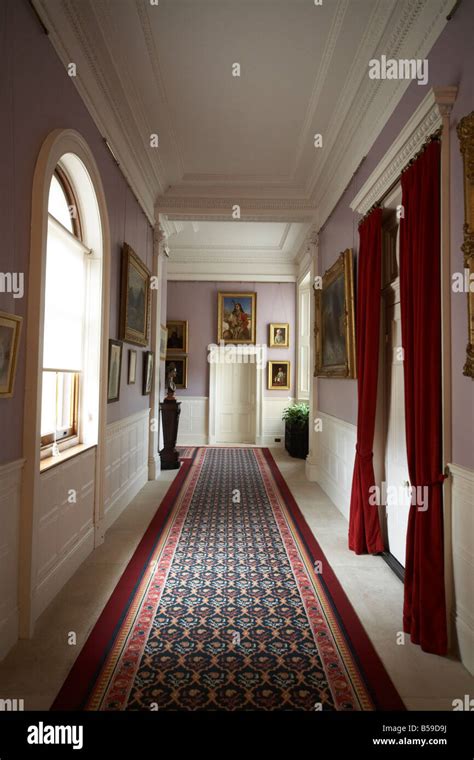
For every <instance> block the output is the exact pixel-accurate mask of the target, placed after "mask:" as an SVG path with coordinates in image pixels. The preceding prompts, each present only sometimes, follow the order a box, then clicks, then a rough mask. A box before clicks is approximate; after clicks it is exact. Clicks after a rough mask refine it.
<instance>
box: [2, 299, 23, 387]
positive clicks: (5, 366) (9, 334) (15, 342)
mask: <svg viewBox="0 0 474 760" xmlns="http://www.w3.org/2000/svg"><path fill="white" fill-rule="evenodd" d="M22 322H23V317H17V315H16V314H8V313H7V312H5V311H0V398H12V396H13V390H14V387H15V376H16V365H17V361H18V349H19V346H20V334H21V325H22Z"/></svg>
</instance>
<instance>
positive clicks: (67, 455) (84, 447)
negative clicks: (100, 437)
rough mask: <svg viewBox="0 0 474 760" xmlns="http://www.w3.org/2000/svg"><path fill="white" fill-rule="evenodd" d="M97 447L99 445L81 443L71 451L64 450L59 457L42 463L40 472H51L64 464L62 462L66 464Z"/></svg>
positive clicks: (72, 447)
mask: <svg viewBox="0 0 474 760" xmlns="http://www.w3.org/2000/svg"><path fill="white" fill-rule="evenodd" d="M96 445H97V444H95V443H89V444H86V443H79V444H78V445H77V446H71V447H70V448H69V449H64V450H63V451H61V452H60V453H59V454H58V456H57V457H46V459H42V460H41V461H40V472H44V471H45V470H50V469H51V467H55V466H56V465H58V464H62V462H66V461H67V460H68V459H72V458H73V457H76V456H78V455H79V454H83V453H84V452H85V451H88V450H89V449H93V448H95V446H96Z"/></svg>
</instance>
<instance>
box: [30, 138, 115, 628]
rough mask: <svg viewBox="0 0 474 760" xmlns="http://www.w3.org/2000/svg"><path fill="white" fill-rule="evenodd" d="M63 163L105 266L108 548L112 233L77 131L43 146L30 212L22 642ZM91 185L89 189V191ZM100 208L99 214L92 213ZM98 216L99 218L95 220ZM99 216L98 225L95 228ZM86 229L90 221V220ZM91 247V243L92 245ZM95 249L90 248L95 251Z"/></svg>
mask: <svg viewBox="0 0 474 760" xmlns="http://www.w3.org/2000/svg"><path fill="white" fill-rule="evenodd" d="M61 159H63V161H64V163H65V164H67V167H68V170H69V172H70V174H71V177H72V179H73V180H74V181H75V183H76V184H77V186H78V188H77V189H78V194H79V199H78V200H79V203H80V205H82V206H83V212H84V216H85V218H86V220H87V219H89V220H90V223H89V229H88V230H86V235H87V236H88V238H89V240H90V241H91V242H92V243H93V245H94V250H95V252H96V253H97V255H98V256H99V257H100V259H101V313H102V317H101V325H100V336H99V340H100V359H99V367H98V372H99V378H100V380H99V391H98V394H99V409H98V428H97V436H98V437H97V449H96V465H95V468H96V469H95V471H96V477H95V485H94V488H95V493H94V505H95V506H94V518H93V522H94V531H95V539H94V543H95V545H97V544H98V543H101V542H102V541H103V531H102V521H103V480H104V441H105V426H106V415H107V382H106V376H107V372H106V368H107V352H108V337H109V284H110V231H109V221H108V213H107V204H106V199H105V192H104V188H103V185H102V180H101V177H100V173H99V169H98V167H97V164H96V161H95V158H94V156H93V154H92V151H91V150H90V148H89V146H88V145H87V143H86V141H85V140H84V138H83V137H82V135H80V134H79V133H78V132H76V131H75V130H72V129H57V130H54V131H53V132H51V133H50V134H49V135H48V137H47V138H46V139H45V141H44V142H43V145H42V146H41V149H40V152H39V155H38V159H37V162H36V167H35V172H34V177H33V190H32V209H31V239H30V261H29V287H28V312H27V326H26V380H25V403H24V422H23V456H24V459H25V466H24V471H23V487H22V505H21V518H20V546H19V551H20V563H19V567H20V570H19V616H20V625H19V628H20V637H21V638H29V637H30V636H31V635H32V633H33V628H34V623H35V618H36V616H37V615H36V613H35V608H34V597H35V587H34V568H35V563H36V561H37V556H36V555H37V547H36V540H35V539H36V535H37V534H36V531H37V530H38V505H39V488H40V446H39V441H40V430H41V396H42V358H43V325H44V295H45V275H46V250H47V232H48V196H49V188H50V183H51V178H52V175H53V172H54V170H55V167H56V165H57V164H58V162H59V161H60V160H61ZM88 184H89V187H88V186H87V185H88ZM94 203H95V211H94V208H93V206H94ZM97 212H98V214H97ZM94 213H95V216H96V219H97V221H98V224H95V223H94ZM86 226H87V221H86ZM89 244H90V243H89ZM91 247H92V245H91Z"/></svg>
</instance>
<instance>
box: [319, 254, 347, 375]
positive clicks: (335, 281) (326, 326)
mask: <svg viewBox="0 0 474 760" xmlns="http://www.w3.org/2000/svg"><path fill="white" fill-rule="evenodd" d="M314 299H315V303H314V306H315V310H314V312H315V325H314V340H315V368H314V376H315V377H333V378H355V377H356V346H355V318H354V281H353V262H352V249H351V248H347V249H346V250H345V251H343V252H342V253H341V254H339V256H338V258H337V260H336V261H335V263H334V264H333V265H332V267H330V269H328V270H327V271H326V272H325V273H324V275H323V277H322V287H320V288H318V287H316V286H315V287H314Z"/></svg>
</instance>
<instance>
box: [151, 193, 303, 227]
mask: <svg viewBox="0 0 474 760" xmlns="http://www.w3.org/2000/svg"><path fill="white" fill-rule="evenodd" d="M234 206H239V207H240V220H239V219H237V220H234V221H236V222H238V221H245V222H250V221H257V222H259V221H274V222H311V221H313V219H314V213H315V210H314V208H313V207H312V206H311V205H310V204H309V203H307V202H306V201H301V200H295V199H292V198H289V199H279V198H236V197H234V198H230V197H228V198H222V197H220V198H218V197H213V198H190V197H188V196H174V197H167V196H166V195H162V196H160V197H159V198H158V200H157V204H156V207H155V212H156V214H166V215H167V217H168V219H170V220H171V221H175V220H187V221H190V220H201V221H228V222H231V221H233V218H232V209H233V207H234Z"/></svg>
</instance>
